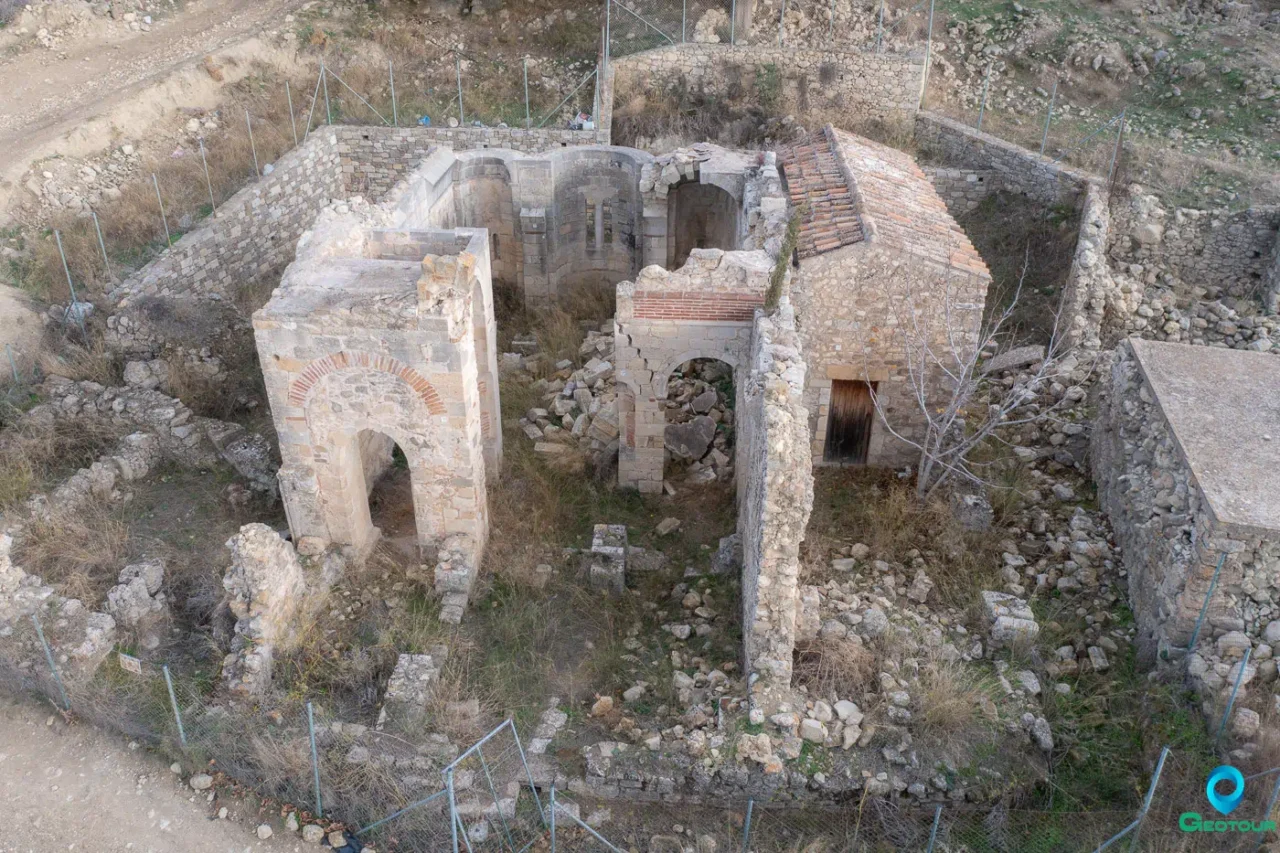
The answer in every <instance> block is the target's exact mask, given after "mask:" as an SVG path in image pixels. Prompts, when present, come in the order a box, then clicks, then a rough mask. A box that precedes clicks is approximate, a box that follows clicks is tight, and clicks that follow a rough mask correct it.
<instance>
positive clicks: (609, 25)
mask: <svg viewBox="0 0 1280 853" xmlns="http://www.w3.org/2000/svg"><path fill="white" fill-rule="evenodd" d="M612 56H613V0H604V72H605V75H606V77H605V79H606V80H607V79H608V76H607V75H608V73H609V61H610V59H611V57H612Z"/></svg>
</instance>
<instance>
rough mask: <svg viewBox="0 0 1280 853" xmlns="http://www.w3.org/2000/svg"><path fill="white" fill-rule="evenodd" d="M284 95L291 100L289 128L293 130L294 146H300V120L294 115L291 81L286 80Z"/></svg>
mask: <svg viewBox="0 0 1280 853" xmlns="http://www.w3.org/2000/svg"><path fill="white" fill-rule="evenodd" d="M284 96H285V98H286V99H288V101H289V129H290V130H292V131H293V147H294V148H297V147H298V122H297V119H295V118H294V117H293V90H292V89H290V88H289V81H288V80H285V81H284Z"/></svg>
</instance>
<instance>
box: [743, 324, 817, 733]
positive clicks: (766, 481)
mask: <svg viewBox="0 0 1280 853" xmlns="http://www.w3.org/2000/svg"><path fill="white" fill-rule="evenodd" d="M749 365H750V366H749V368H748V371H749V372H748V375H747V376H746V378H745V379H744V382H743V391H742V397H743V400H742V404H741V406H740V407H739V409H738V411H739V412H740V413H741V414H740V416H739V419H738V424H739V434H738V448H739V450H738V453H739V459H740V460H741V464H739V466H738V472H739V473H738V476H739V477H740V478H741V479H740V483H741V487H740V488H741V496H740V500H739V505H738V533H739V535H740V536H741V537H742V557H743V566H742V625H743V640H744V644H745V659H746V661H747V668H748V669H747V678H748V685H749V691H750V698H751V705H752V708H753V710H754V709H759V710H760V711H761V712H762V713H763V714H764V715H765V716H768V715H770V714H773V713H774V712H775V711H776V710H778V709H779V708H780V706H781V705H782V704H784V703H786V702H788V701H789V696H790V689H791V669H792V654H793V652H794V649H795V642H796V617H797V611H798V608H799V600H800V595H799V577H800V543H801V541H802V540H803V539H804V533H805V528H806V527H807V526H808V523H809V513H810V511H811V510H812V509H813V468H812V465H811V463H810V459H809V426H808V422H809V413H808V410H807V409H806V408H805V405H804V385H805V373H806V370H807V367H806V364H805V360H804V356H803V355H802V354H801V351H800V338H799V336H798V335H797V334H796V329H795V315H794V312H793V311H792V309H791V307H790V305H789V304H786V303H785V302H784V304H783V305H782V306H781V307H780V308H779V309H778V311H777V312H776V313H775V314H774V315H772V316H768V315H766V314H764V313H763V312H756V317H755V322H754V324H753V329H752V341H751V358H750V362H749ZM760 720H761V721H762V720H763V717H760ZM756 721H757V720H756V719H754V717H753V722H756Z"/></svg>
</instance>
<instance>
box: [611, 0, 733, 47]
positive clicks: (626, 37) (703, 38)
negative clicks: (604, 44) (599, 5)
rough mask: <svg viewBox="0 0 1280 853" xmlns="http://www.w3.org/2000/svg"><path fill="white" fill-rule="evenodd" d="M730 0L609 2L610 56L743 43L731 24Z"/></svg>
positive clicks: (628, 0) (620, 0) (731, 5)
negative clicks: (700, 45) (679, 45)
mask: <svg viewBox="0 0 1280 853" xmlns="http://www.w3.org/2000/svg"><path fill="white" fill-rule="evenodd" d="M734 7H735V2H734V0H610V3H609V12H608V28H609V47H610V53H611V55H613V56H626V55H627V54H632V53H639V52H640V51H642V50H652V49H654V48H658V47H670V46H672V45H678V44H688V43H699V44H730V43H732V42H735V41H742V40H745V38H744V34H740V33H737V32H736V31H735V28H734V23H733V13H734Z"/></svg>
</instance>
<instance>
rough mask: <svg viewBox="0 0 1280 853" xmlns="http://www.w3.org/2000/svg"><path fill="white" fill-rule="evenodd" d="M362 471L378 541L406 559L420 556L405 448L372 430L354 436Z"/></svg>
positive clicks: (371, 520)
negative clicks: (377, 532) (378, 535)
mask: <svg viewBox="0 0 1280 853" xmlns="http://www.w3.org/2000/svg"><path fill="white" fill-rule="evenodd" d="M356 446H357V448H358V449H359V451H360V463H361V464H360V467H361V471H362V472H363V474H364V485H365V495H366V497H367V499H368V501H369V520H370V522H371V523H372V524H373V526H374V527H376V528H378V530H379V532H380V540H381V542H382V543H383V544H384V545H386V546H388V547H390V548H391V549H392V550H393V551H394V552H395V553H396V554H397V555H399V556H402V557H404V558H405V559H408V560H417V559H418V558H419V556H420V555H419V547H418V532H417V522H416V519H415V512H414V505H413V477H412V475H411V473H410V471H409V460H408V458H407V457H406V456H405V453H404V450H403V449H402V448H401V447H400V445H398V444H396V442H395V440H394V439H393V438H391V437H390V436H388V435H385V434H383V433H381V432H378V431H376V430H372V429H364V430H361V431H360V432H359V433H358V434H357V436H356Z"/></svg>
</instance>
